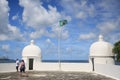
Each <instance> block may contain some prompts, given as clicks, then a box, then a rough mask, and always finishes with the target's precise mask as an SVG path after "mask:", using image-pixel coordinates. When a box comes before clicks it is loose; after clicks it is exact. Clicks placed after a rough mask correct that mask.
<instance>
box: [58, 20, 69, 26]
mask: <svg viewBox="0 0 120 80" xmlns="http://www.w3.org/2000/svg"><path fill="white" fill-rule="evenodd" d="M67 23H68V22H67V20H60V21H59V25H60V27H62V26H64V25H66V24H67Z"/></svg>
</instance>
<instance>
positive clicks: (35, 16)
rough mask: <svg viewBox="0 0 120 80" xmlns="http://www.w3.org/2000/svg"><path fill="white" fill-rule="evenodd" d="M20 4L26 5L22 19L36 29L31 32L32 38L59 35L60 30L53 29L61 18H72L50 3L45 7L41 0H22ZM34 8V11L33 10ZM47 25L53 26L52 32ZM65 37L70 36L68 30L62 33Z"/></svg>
mask: <svg viewBox="0 0 120 80" xmlns="http://www.w3.org/2000/svg"><path fill="white" fill-rule="evenodd" d="M19 4H20V6H22V7H24V10H23V14H22V19H23V22H24V23H26V25H27V26H30V27H32V28H33V29H35V31H34V32H32V33H31V34H30V37H31V38H34V39H35V38H39V37H41V36H43V35H44V36H48V37H58V34H57V33H58V32H57V31H56V30H53V28H55V27H56V26H54V24H56V23H58V22H59V20H60V19H63V17H64V19H68V20H69V21H70V20H71V17H69V16H65V14H64V13H60V12H58V11H57V9H56V7H52V6H51V5H48V9H46V8H44V7H43V6H42V4H41V2H39V0H35V1H34V0H20V3H19ZM31 10H32V11H31ZM47 27H51V28H52V30H51V32H48V30H47ZM62 35H63V38H67V37H68V32H65V33H63V34H62Z"/></svg>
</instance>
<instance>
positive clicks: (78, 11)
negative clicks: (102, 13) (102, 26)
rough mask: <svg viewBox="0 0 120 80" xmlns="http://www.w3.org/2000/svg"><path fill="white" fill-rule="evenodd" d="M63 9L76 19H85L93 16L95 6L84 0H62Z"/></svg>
mask: <svg viewBox="0 0 120 80" xmlns="http://www.w3.org/2000/svg"><path fill="white" fill-rule="evenodd" d="M61 5H62V7H63V8H64V11H65V12H66V13H68V14H71V15H72V17H74V18H77V19H86V18H88V17H94V16H95V6H94V5H92V4H90V5H88V4H87V1H86V0H80V1H78V0H62V2H61Z"/></svg>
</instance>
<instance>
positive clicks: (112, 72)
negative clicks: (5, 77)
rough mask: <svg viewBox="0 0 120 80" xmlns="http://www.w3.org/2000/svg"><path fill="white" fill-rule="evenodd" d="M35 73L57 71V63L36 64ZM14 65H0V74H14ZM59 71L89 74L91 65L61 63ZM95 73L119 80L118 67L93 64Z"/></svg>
mask: <svg viewBox="0 0 120 80" xmlns="http://www.w3.org/2000/svg"><path fill="white" fill-rule="evenodd" d="M33 70H35V71H59V63H40V62H36V64H34V66H33ZM15 71H16V64H15V63H0V73H3V72H15ZM61 71H78V72H80V71H84V72H91V71H92V65H91V64H90V63H61ZM95 73H99V74H102V75H106V76H110V77H112V78H115V79H117V80H120V65H111V64H95Z"/></svg>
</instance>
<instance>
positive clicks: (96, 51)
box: [0, 35, 120, 80]
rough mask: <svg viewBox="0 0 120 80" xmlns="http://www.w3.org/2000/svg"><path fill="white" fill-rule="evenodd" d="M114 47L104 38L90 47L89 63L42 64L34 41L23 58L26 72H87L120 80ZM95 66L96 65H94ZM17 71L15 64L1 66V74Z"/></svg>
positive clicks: (100, 37) (24, 51)
mask: <svg viewBox="0 0 120 80" xmlns="http://www.w3.org/2000/svg"><path fill="white" fill-rule="evenodd" d="M112 48H113V45H112V44H110V43H108V42H105V41H104V40H103V36H102V35H100V36H99V40H98V41H97V42H95V43H93V44H92V45H91V47H90V61H89V63H64V62H62V63H57V62H56V63H52V62H51V63H48V62H41V49H40V48H39V47H38V46H36V45H35V44H34V41H33V40H32V41H31V43H30V45H28V46H26V47H25V48H24V49H23V51H22V58H23V59H24V60H25V63H26V70H34V71H78V72H80V71H82V72H83V71H85V72H93V71H94V72H95V73H99V74H102V75H106V76H109V77H112V78H114V79H116V80H120V65H114V59H113V57H114V54H113V53H112ZM93 64H94V65H93ZM8 65H9V66H8ZM12 71H16V69H15V63H9V64H8V63H3V64H0V72H12Z"/></svg>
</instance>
